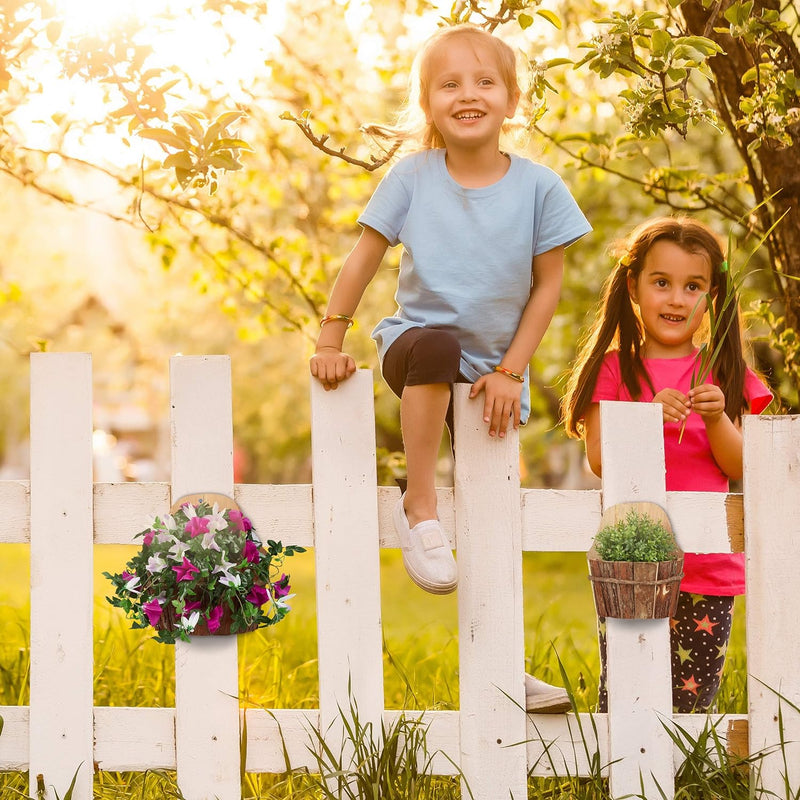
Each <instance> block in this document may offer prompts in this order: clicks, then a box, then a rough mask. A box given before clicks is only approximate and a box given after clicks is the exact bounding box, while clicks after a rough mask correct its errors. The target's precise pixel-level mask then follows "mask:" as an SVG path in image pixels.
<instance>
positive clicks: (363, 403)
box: [311, 370, 384, 752]
mask: <svg viewBox="0 0 800 800" xmlns="http://www.w3.org/2000/svg"><path fill="white" fill-rule="evenodd" d="M372 392H373V390H372V372H371V370H358V371H357V372H356V374H355V375H353V377H352V378H350V379H349V380H348V381H347V382H346V383H344V384H342V385H341V386H340V387H339V388H338V389H337V390H336V391H331V392H325V391H324V389H323V388H322V384H320V383H319V381H316V380H314V381H312V382H311V421H312V425H311V448H312V462H311V463H312V471H313V486H314V489H313V492H314V531H315V540H314V546H315V552H316V569H317V636H318V644H317V649H318V653H319V704H320V718H319V725H320V730H321V732H323V733H324V734H325V736H326V741H328V743H329V744H330V745H331V747H332V749H333V750H334V752H338V745H337V739H339V737H340V736H341V733H342V725H341V717H340V710H341V712H343V713H345V714H347V715H348V716H349V713H350V701H351V696H352V699H353V700H354V701H355V702H356V703H357V705H358V716H359V720H360V721H361V722H362V723H365V724H366V723H371V724H372V725H373V734H374V735H375V736H376V738H377V734H378V732H379V731H380V724H381V717H382V714H383V705H384V700H383V654H382V638H381V637H382V628H381V601H380V560H379V547H378V504H377V498H376V492H375V486H376V484H377V471H376V470H377V468H376V463H375V410H374V403H373V393H372ZM328 737H330V738H329V739H328Z"/></svg>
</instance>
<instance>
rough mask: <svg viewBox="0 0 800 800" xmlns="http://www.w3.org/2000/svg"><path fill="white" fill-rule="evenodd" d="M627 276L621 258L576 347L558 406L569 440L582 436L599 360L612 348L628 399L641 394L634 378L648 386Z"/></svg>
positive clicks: (626, 260) (638, 329)
mask: <svg viewBox="0 0 800 800" xmlns="http://www.w3.org/2000/svg"><path fill="white" fill-rule="evenodd" d="M628 272H629V267H628V259H627V257H625V258H623V259H620V260H619V261H618V262H617V265H616V268H615V269H614V272H612V273H611V275H610V276H609V278H608V280H607V281H606V285H605V288H604V290H603V299H602V301H601V303H600V310H599V313H598V314H597V316H596V318H595V322H594V324H593V325H592V327H591V328H590V329H589V333H588V335H587V336H586V339H585V340H584V341H583V342H582V343H581V345H580V347H579V351H578V358H577V360H576V362H575V366H574V367H573V369H572V371H571V373H570V376H569V379H568V381H567V391H566V395H565V396H564V402H563V403H562V409H563V415H564V424H565V426H566V429H567V433H568V434H569V435H570V436H574V437H576V438H580V436H581V434H582V431H583V425H582V420H583V417H584V414H585V413H586V409H587V408H588V407H589V404H590V403H591V402H592V394H593V393H594V387H595V384H596V383H597V376H598V375H599V374H600V367H601V366H602V364H603V357H604V356H605V354H606V352H607V351H608V349H609V348H610V347H611V346H612V345H613V344H617V346H618V347H619V351H620V369H621V371H622V379H623V381H624V383H625V385H626V387H627V388H628V391H629V392H630V393H631V397H633V398H637V397H638V396H639V395H640V394H641V391H640V389H639V380H638V376H642V377H643V378H644V379H645V380H646V381H647V382H648V384H649V383H650V376H649V375H648V374H647V370H646V369H645V367H644V364H643V363H642V359H641V356H640V352H639V351H640V348H641V342H642V327H641V322H640V321H639V317H638V316H637V315H636V312H635V311H634V310H633V304H632V303H631V297H630V293H629V291H628Z"/></svg>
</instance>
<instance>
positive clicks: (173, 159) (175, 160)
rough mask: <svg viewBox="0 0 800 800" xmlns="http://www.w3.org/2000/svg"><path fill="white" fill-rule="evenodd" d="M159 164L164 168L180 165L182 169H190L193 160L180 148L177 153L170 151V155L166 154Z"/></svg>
mask: <svg viewBox="0 0 800 800" xmlns="http://www.w3.org/2000/svg"><path fill="white" fill-rule="evenodd" d="M161 166H162V167H164V169H172V167H181V168H182V169H186V170H190V169H191V168H192V167H193V166H194V161H192V156H191V155H190V154H189V153H187V152H186V150H181V151H180V152H178V153H172V155H169V156H167V157H166V158H165V159H164V161H163V162H162V163H161Z"/></svg>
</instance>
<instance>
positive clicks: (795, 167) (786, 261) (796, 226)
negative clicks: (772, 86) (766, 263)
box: [680, 0, 800, 330]
mask: <svg viewBox="0 0 800 800" xmlns="http://www.w3.org/2000/svg"><path fill="white" fill-rule="evenodd" d="M731 5H733V2H732V0H720V1H719V2H718V3H715V4H714V5H712V6H711V7H710V8H709V9H706V8H704V7H703V5H702V4H701V3H700V2H697V0H685V2H683V3H682V4H681V6H680V10H681V13H682V15H683V19H684V22H685V25H686V28H687V30H688V32H689V33H691V34H694V35H699V36H706V37H708V38H709V39H713V40H714V41H715V42H717V43H718V44H719V45H720V47H722V49H723V51H724V55H719V56H715V57H713V58H711V59H710V61H709V66H710V68H711V70H712V72H713V74H714V79H715V83H714V84H713V90H714V94H715V97H716V103H717V110H718V112H719V114H720V118H721V120H722V121H723V123H724V124H725V127H726V128H727V130H728V133H729V134H730V135H731V137H732V138H733V140H734V142H735V143H736V146H737V148H738V149H739V153H740V154H741V156H742V159H743V160H744V162H745V164H746V166H747V170H748V172H749V176H750V183H751V184H752V187H753V191H754V193H755V198H756V202H757V203H761V202H762V201H763V200H765V199H767V198H768V197H770V196H772V195H775V196H774V197H772V199H771V200H770V201H769V203H767V204H765V205H764V206H763V207H762V208H761V209H759V212H758V213H759V222H760V228H761V229H762V231H766V230H767V229H769V227H770V226H771V225H772V224H773V223H774V222H775V220H777V219H779V218H780V217H781V215H782V214H784V213H786V216H785V217H784V219H783V221H782V222H781V223H780V224H779V225H778V227H777V228H776V229H775V231H774V233H773V234H772V236H770V238H769V240H768V242H767V244H768V248H769V254H770V260H771V264H772V270H773V277H774V280H775V284H776V289H777V294H778V297H779V298H780V299H781V301H782V303H783V305H784V309H783V312H784V313H785V315H786V322H785V326H786V327H787V328H793V329H795V330H797V329H798V327H800V324H799V323H800V280H792V279H791V278H787V277H785V276H786V275H791V276H795V277H796V278H800V125H798V124H795V125H793V126H792V128H791V137H792V144H791V146H788V147H787V146H784V145H781V144H779V143H764V142H762V144H761V146H760V147H758V149H756V150H755V151H751V152H748V149H747V148H748V145H750V144H751V143H752V142H753V140H754V138H755V137H754V135H753V134H752V133H750V132H748V131H747V130H746V128H745V127H737V126H736V121H737V120H739V119H741V117H742V115H741V113H740V111H739V99H740V98H741V97H742V96H747V95H750V94H752V93H753V89H754V83H753V82H750V83H747V84H745V83H743V82H742V76H743V75H744V73H745V72H746V71H747V70H748V69H750V68H751V67H752V66H753V65H754V64H755V63H756V61H760V60H761V56H760V54H758V53H756V52H755V51H754V50H753V49H751V48H750V47H749V46H748V45H746V44H745V43H744V42H743V40H742V39H735V38H733V37H731V36H730V35H729V34H728V33H726V32H720V31H719V30H717V28H724V27H725V26H726V24H727V23H726V21H725V20H724V18H723V16H722V15H723V13H724V12H725V10H726V9H727V8H728V7H730V6H731ZM778 9H779V4H778V2H777V0H755V3H754V5H753V9H752V14H751V16H752V17H758V16H760V14H761V12H762V10H775V11H777V10H778ZM772 35H773V37H774V38H775V39H777V40H778V41H779V43H780V48H779V51H778V52H777V53H775V54H774V56H773V57H772V58H771V60H772V61H773V63H775V64H776V66H778V67H779V68H783V69H785V70H787V71H788V70H790V69H794V70H795V73H796V74H800V51H799V50H798V43H797V42H795V41H793V39H792V37H791V35H789V34H787V33H785V32H778V33H773V34H772ZM796 105H800V99H799V100H798V102H797V103H796Z"/></svg>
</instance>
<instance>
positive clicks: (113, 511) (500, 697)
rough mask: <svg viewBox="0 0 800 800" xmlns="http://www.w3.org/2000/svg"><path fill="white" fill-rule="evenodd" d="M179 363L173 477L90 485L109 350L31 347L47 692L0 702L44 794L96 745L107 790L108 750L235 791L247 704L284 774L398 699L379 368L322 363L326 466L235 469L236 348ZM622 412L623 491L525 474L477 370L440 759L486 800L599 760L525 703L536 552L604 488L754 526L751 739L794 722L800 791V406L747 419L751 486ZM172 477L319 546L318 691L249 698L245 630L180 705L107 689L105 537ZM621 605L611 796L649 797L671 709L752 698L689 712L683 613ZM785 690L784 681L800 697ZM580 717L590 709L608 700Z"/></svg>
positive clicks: (256, 767) (619, 465)
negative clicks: (388, 634)
mask: <svg viewBox="0 0 800 800" xmlns="http://www.w3.org/2000/svg"><path fill="white" fill-rule="evenodd" d="M170 369H171V382H172V406H173V417H172V452H173V480H172V485H171V487H170V484H165V483H150V484H102V483H96V484H94V485H92V474H91V458H92V453H91V431H92V424H91V422H92V420H91V409H92V399H91V358H90V356H89V355H88V354H35V355H34V356H32V358H31V480H30V482H29V483H28V482H26V481H5V482H0V505H2V508H3V514H2V515H0V548H1V547H2V546H3V545H4V544H5V543H22V544H25V543H27V542H28V541H30V552H31V662H32V663H31V677H30V689H31V691H30V694H31V702H30V707H16V706H10V707H9V706H6V707H0V716H2V717H3V720H4V728H3V732H2V736H0V769H6V770H7V769H12V770H20V769H22V770H24V769H28V770H29V771H30V777H31V793H32V794H35V793H36V788H37V775H38V774H40V773H41V774H42V775H43V780H44V784H45V787H46V791H45V795H44V797H45V798H46V800H54V798H55V794H54V792H55V791H58V792H59V794H61V795H62V796H63V793H64V791H65V790H66V787H67V786H68V785H69V782H70V781H71V780H72V776H73V774H74V773H75V770H76V769H77V768H78V766H79V765H80V764H83V765H85V766H84V767H82V769H81V770H80V771H79V773H78V780H77V783H76V786H75V791H74V793H73V800H89V798H90V797H91V794H92V770H91V765H92V759H93V758H94V759H95V760H96V762H97V763H98V767H99V768H100V769H107V770H134V771H138V770H146V769H153V768H156V769H157V768H163V769H175V768H177V771H178V782H179V785H180V788H181V790H182V791H183V793H184V796H185V797H186V798H187V800H210V799H211V798H216V797H218V798H220V800H233V798H237V800H238V798H239V797H240V785H239V731H240V720H241V719H242V717H244V716H245V715H247V722H248V752H247V763H246V765H245V768H246V769H247V770H249V771H265V772H277V771H281V770H282V769H283V768H284V767H285V766H286V765H285V761H284V750H283V744H284V743H285V745H286V752H287V753H288V754H289V758H290V761H291V764H292V765H293V766H294V767H309V768H313V767H314V760H313V756H312V755H311V754H310V753H309V752H308V750H307V745H308V744H309V743H311V741H312V740H313V739H310V738H309V725H313V726H314V727H316V728H317V729H318V730H320V731H322V732H323V733H325V734H326V739H327V741H328V743H329V744H331V745H332V747H333V749H334V750H337V743H336V740H335V739H334V738H333V735H335V736H339V735H340V734H341V725H340V724H338V722H337V720H338V719H339V712H340V708H341V709H342V710H345V711H347V709H348V708H349V701H350V697H351V695H352V697H353V698H354V699H355V701H356V703H357V705H358V712H359V717H360V718H361V721H362V722H370V723H372V724H373V725H374V726H375V730H376V731H377V730H379V727H380V724H381V722H383V723H384V724H391V723H392V722H393V721H394V720H396V719H397V718H398V715H399V713H400V712H398V711H387V710H385V709H384V708H383V705H384V700H383V672H382V657H381V619H380V578H379V558H378V555H379V548H380V547H397V546H398V542H397V537H396V534H395V532H394V530H393V525H392V522H391V507H392V505H393V504H394V503H395V502H396V500H397V497H398V496H399V495H398V490H397V489H396V488H394V487H376V471H375V439H374V407H373V400H372V374H371V372H369V371H367V370H360V371H359V372H358V374H357V375H356V376H354V378H353V379H352V380H351V381H348V382H347V383H346V384H345V385H343V386H342V387H341V388H340V389H338V390H337V391H336V392H330V393H325V392H324V391H323V390H322V387H321V386H320V385H319V384H318V383H316V382H314V383H313V384H312V389H311V393H312V450H313V453H312V462H313V469H314V483H313V486H255V485H238V486H236V487H234V486H233V476H232V450H233V447H232V413H231V387H230V361H229V359H228V358H227V357H219V356H215V357H205V356H204V357H194V358H183V357H180V358H176V359H173V360H172V362H171V365H170ZM198 387H201V388H199V389H198ZM601 414H602V430H603V441H602V448H603V470H604V479H603V491H602V493H601V492H584V491H567V492H561V491H553V490H537V489H525V490H521V489H520V487H519V474H518V458H517V448H518V442H517V438H516V435H514V434H512V435H510V436H508V437H507V438H506V439H505V440H504V441H492V440H490V439H489V438H488V437H487V436H486V431H485V425H484V424H483V422H482V421H481V420H480V408H479V404H476V403H472V402H470V401H468V400H467V398H466V388H465V387H463V386H459V387H457V388H456V421H457V425H458V433H457V438H458V441H459V457H458V462H457V465H456V476H455V477H456V481H455V487H454V488H452V489H451V488H449V487H443V488H440V489H439V490H438V496H439V506H440V517H441V520H442V524H443V527H444V528H445V531H446V532H447V534H448V535H449V536H450V537H451V540H453V541H455V540H457V543H458V561H459V571H460V579H461V583H460V586H459V631H460V634H459V658H460V666H459V669H460V693H461V704H460V705H461V707H460V710H459V711H429V712H424V719H425V720H426V722H427V723H428V724H429V735H428V746H429V749H430V751H434V750H437V749H440V750H441V752H440V753H439V754H438V755H437V756H436V758H435V759H434V762H433V771H434V772H436V774H442V775H453V774H457V773H458V768H459V767H460V768H461V769H463V772H464V775H465V776H466V778H467V781H468V783H469V787H470V789H471V790H472V792H473V793H474V796H475V798H476V800H494V798H498V799H499V798H501V797H502V798H507V797H509V796H511V797H516V798H523V797H525V779H526V772H527V769H528V768H529V766H530V768H531V774H535V775H552V774H553V769H554V766H555V768H556V769H558V767H559V765H561V764H562V763H563V772H569V774H571V775H586V774H588V772H587V770H588V769H589V764H588V761H587V759H586V758H585V756H584V754H583V742H582V741H581V738H580V734H579V732H578V726H577V722H576V720H575V719H574V717H572V716H571V715H567V716H563V715H562V716H554V717H552V718H542V717H535V716H529V717H527V719H526V715H525V714H524V713H522V711H521V709H520V708H519V707H518V706H521V705H522V703H523V701H524V690H523V683H522V670H523V666H524V641H523V626H522V589H521V558H520V553H521V551H522V550H554V551H582V550H586V549H587V547H588V546H589V543H590V541H591V538H592V536H593V535H594V534H595V533H596V530H597V526H598V524H599V521H600V515H601V499H602V503H603V505H604V506H606V507H607V506H609V505H613V504H615V503H617V502H623V501H630V500H649V501H652V502H657V503H659V504H661V505H665V504H666V508H667V510H668V513H669V515H670V518H671V521H672V524H673V527H674V529H675V533H676V536H677V538H678V541H679V543H680V545H681V546H682V547H683V549H684V550H687V551H694V552H729V551H733V552H737V551H740V550H742V547H743V540H746V543H747V549H746V551H747V563H748V572H747V581H748V595H749V600H748V604H747V612H748V618H747V628H748V667H749V671H750V673H751V675H750V678H749V685H748V692H749V705H750V707H749V721H750V751H751V752H754V751H757V750H760V749H762V748H774V747H775V746H776V745H778V744H780V743H781V741H783V750H782V751H781V750H777V751H775V752H773V753H772V754H771V755H768V756H767V757H766V758H765V759H764V760H763V763H762V764H761V766H760V775H761V779H762V781H763V788H764V789H765V790H766V791H767V792H772V793H775V794H776V795H780V796H784V795H788V794H789V793H797V792H798V790H800V769H799V768H798V764H800V711H798V708H800V678H798V677H797V675H796V672H795V671H794V670H793V667H792V665H794V664H797V663H798V661H800V629H798V628H797V626H796V625H794V624H793V623H792V622H791V619H790V617H789V616H788V615H790V613H791V609H792V608H793V607H794V604H795V597H796V594H797V588H798V578H797V570H796V564H797V563H798V561H800V527H798V526H800V517H798V515H797V513H796V510H797V501H798V498H800V417H760V418H754V417H747V418H746V419H745V422H744V440H745V467H746V468H745V480H744V495H743V496H742V495H735V494H728V495H724V494H718V493H701V492H697V493H693V492H685V493H684V492H673V493H666V492H664V473H663V442H662V438H661V418H660V414H659V413H658V409H657V408H656V407H655V406H652V405H651V404H639V403H614V404H610V403H609V404H603V407H602V410H601ZM170 488H171V490H172V492H171V495H172V497H173V498H176V497H178V496H180V495H183V494H189V493H194V492H197V491H201V492H202V491H217V492H221V493H225V494H233V493H234V492H235V497H236V499H237V500H238V501H239V502H240V503H241V504H242V507H243V508H244V509H245V510H246V511H247V513H248V515H249V516H251V517H252V518H253V520H254V522H255V526H256V529H257V531H258V533H259V535H261V536H262V537H263V538H281V539H283V540H284V541H285V542H286V543H294V544H302V545H305V546H314V547H315V548H316V559H317V598H318V619H317V622H318V636H319V668H320V708H319V709H318V710H317V709H277V710H275V711H270V712H268V711H265V710H262V709H251V710H248V711H244V710H242V709H239V707H238V706H239V704H238V701H237V695H238V686H237V647H236V641H235V637H210V638H200V639H195V640H194V641H193V642H192V643H191V644H189V645H186V644H183V643H179V644H178V646H176V708H175V709H169V708H164V709H157V708H93V707H92V603H93V597H92V543H93V541H94V542H95V543H102V544H130V543H131V542H132V537H133V534H134V533H135V532H136V531H137V530H140V529H141V527H143V524H144V519H143V516H151V515H152V514H155V513H159V512H161V511H163V510H164V508H165V506H168V504H169V499H170ZM743 517H744V521H743ZM65 574H68V575H69V591H65V590H64V586H63V576H64V575H65ZM431 602H436V599H435V598H432V599H431ZM56 609H57V613H56ZM608 626H609V627H608V669H609V674H608V686H609V691H610V698H609V702H610V708H609V714H608V715H606V716H605V718H604V717H603V715H595V718H594V721H595V722H596V723H597V724H598V741H597V743H596V744H597V750H598V754H599V758H600V761H601V763H603V764H606V765H610V766H609V767H608V768H607V769H606V770H605V771H606V773H607V774H608V775H609V778H610V781H611V791H612V796H614V797H621V796H624V795H626V794H628V793H632V794H634V795H638V794H639V793H640V792H641V790H642V786H641V782H640V781H643V783H644V790H645V793H646V796H647V797H648V798H656V797H658V798H659V800H661V799H662V798H671V797H673V796H674V786H673V784H674V778H673V776H674V769H675V767H676V766H677V765H678V763H679V762H680V753H679V751H678V749H677V748H676V747H675V746H674V745H673V743H672V742H671V740H670V739H669V737H668V736H667V733H666V731H665V729H664V723H665V722H666V721H668V720H669V719H672V720H673V721H674V723H675V724H677V725H679V726H681V727H682V728H684V729H685V730H686V731H687V732H688V733H689V734H690V735H693V734H694V735H697V733H698V732H699V731H700V729H701V728H702V727H703V726H704V725H705V724H707V723H708V722H710V723H712V724H714V725H717V728H718V731H719V732H720V735H721V736H722V737H723V738H724V734H725V726H726V725H727V724H728V723H730V722H731V721H736V722H743V723H747V721H748V718H747V717H745V716H743V715H726V717H725V718H724V719H723V718H721V717H719V716H716V715H709V716H705V715H691V716H690V715H675V716H672V715H671V713H670V709H671V691H670V688H669V685H670V680H669V672H670V665H669V636H668V627H667V623H666V621H665V620H660V621H659V620H656V621H653V622H637V621H624V620H609V621H608ZM773 689H774V690H777V691H779V692H780V693H781V695H782V696H783V698H785V700H782V701H781V703H780V706H779V703H778V698H777V696H776V694H775V692H774V691H773ZM779 709H780V712H781V715H782V717H781V719H778V717H779ZM414 713H418V712H414ZM419 713H422V712H419ZM603 723H605V724H603ZM781 724H782V726H783V729H782V730H781V729H780V725H781ZM331 725H333V728H331V727H330V726H331ZM582 727H583V730H584V731H588V730H590V729H591V727H592V724H591V722H590V721H589V719H588V715H583V719H582ZM93 737H94V741H93ZM281 737H283V738H281ZM515 743H520V744H519V746H516V747H514V746H511V747H506V745H507V744H512V745H513V744H515ZM589 744H590V746H591V745H592V744H593V743H591V742H590V743H589ZM449 759H452V761H451V760H449ZM673 759H675V760H674V761H673ZM563 772H562V774H563Z"/></svg>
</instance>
